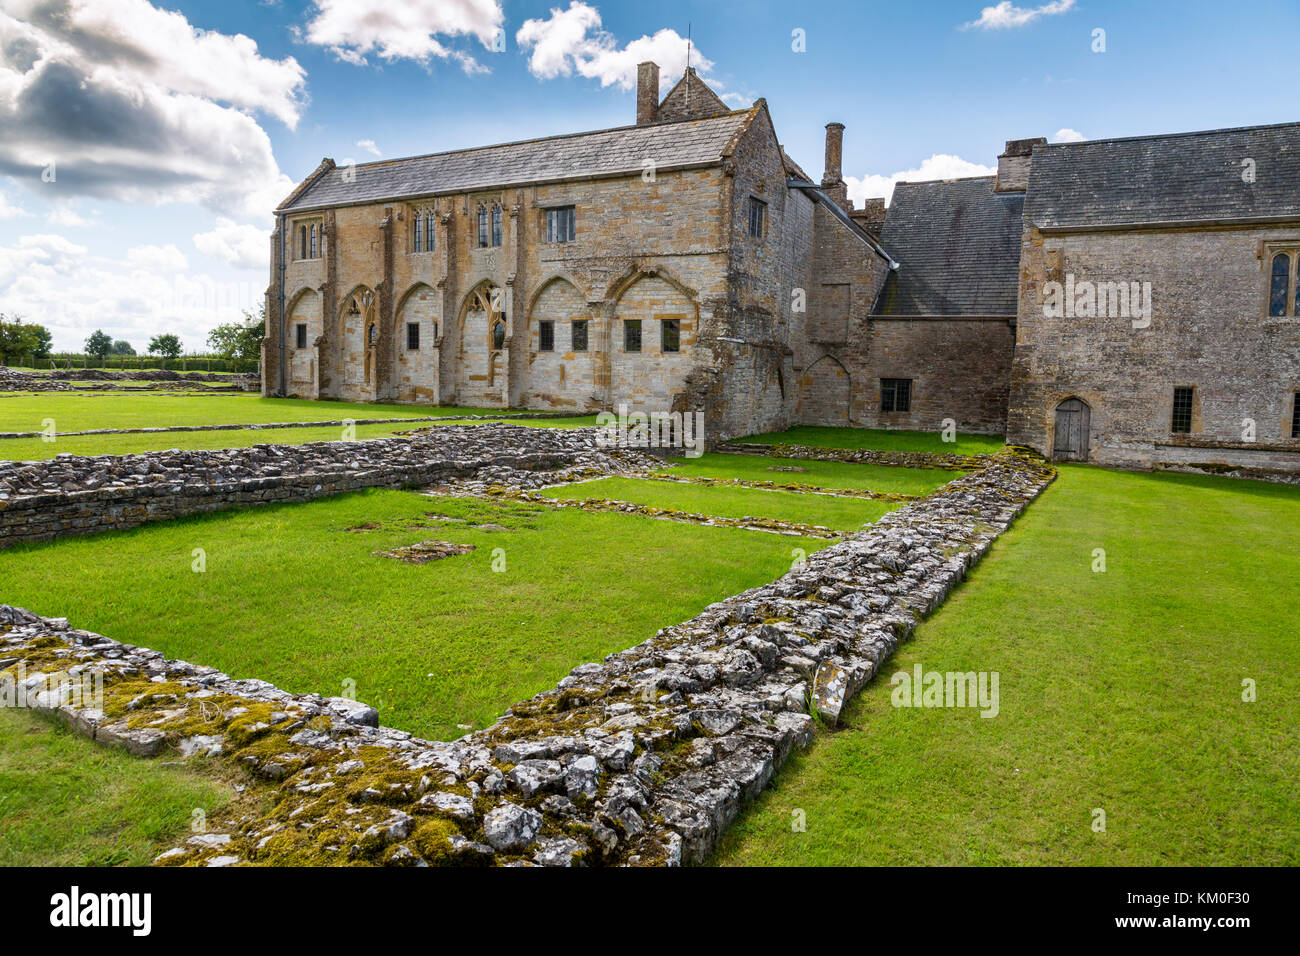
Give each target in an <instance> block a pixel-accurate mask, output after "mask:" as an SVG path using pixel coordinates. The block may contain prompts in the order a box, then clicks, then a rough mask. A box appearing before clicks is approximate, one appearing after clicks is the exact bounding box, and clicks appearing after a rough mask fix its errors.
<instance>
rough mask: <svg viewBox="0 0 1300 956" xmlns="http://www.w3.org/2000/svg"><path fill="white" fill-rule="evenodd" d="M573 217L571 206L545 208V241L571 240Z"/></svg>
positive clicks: (572, 236)
mask: <svg viewBox="0 0 1300 956" xmlns="http://www.w3.org/2000/svg"><path fill="white" fill-rule="evenodd" d="M575 218H576V216H575V214H574V207H573V206H560V207H558V208H556V209H548V210H546V241H547V242H573V239H574V236H575V231H574V225H575Z"/></svg>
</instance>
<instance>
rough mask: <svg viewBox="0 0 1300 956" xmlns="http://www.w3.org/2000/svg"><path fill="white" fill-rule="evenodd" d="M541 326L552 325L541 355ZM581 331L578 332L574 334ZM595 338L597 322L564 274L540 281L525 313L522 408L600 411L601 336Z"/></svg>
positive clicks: (575, 287)
mask: <svg viewBox="0 0 1300 956" xmlns="http://www.w3.org/2000/svg"><path fill="white" fill-rule="evenodd" d="M543 322H549V323H551V332H552V336H551V346H552V347H551V349H550V350H549V351H543V350H542V334H541V333H542V323H543ZM579 324H580V325H579ZM579 328H580V329H581V331H580V332H579V331H576V330H577V329H579ZM597 332H598V330H597V328H596V321H595V316H594V315H593V314H592V310H591V307H590V306H589V305H588V304H587V297H586V295H585V294H584V293H583V292H582V289H581V288H580V287H579V286H578V285H577V283H575V282H574V281H573V280H572V279H570V278H569V277H568V276H565V275H562V274H556V275H552V276H549V277H548V278H546V279H545V280H543V282H542V283H541V284H540V285H539V286H538V287H537V290H536V291H535V292H534V293H533V295H532V298H531V299H530V300H529V303H528V309H527V312H526V313H525V328H524V338H523V341H524V342H525V343H526V344H527V362H526V365H524V368H525V369H526V373H525V378H524V387H523V389H522V394H521V398H522V402H523V404H524V405H526V406H527V407H529V408H570V409H572V408H595V407H599V405H600V404H601V400H600V396H599V394H598V384H599V383H598V381H597V376H598V374H599V369H600V361H601V358H600V353H601V351H602V341H603V336H600V335H598V334H597ZM575 339H576V340H577V341H576V343H575ZM575 344H576V345H580V346H581V348H575Z"/></svg>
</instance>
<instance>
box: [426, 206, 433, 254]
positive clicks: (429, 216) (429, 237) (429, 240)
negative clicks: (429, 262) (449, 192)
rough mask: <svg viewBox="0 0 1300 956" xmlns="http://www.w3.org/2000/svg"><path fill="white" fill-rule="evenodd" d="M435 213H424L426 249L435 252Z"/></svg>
mask: <svg viewBox="0 0 1300 956" xmlns="http://www.w3.org/2000/svg"><path fill="white" fill-rule="evenodd" d="M433 237H434V232H433V213H431V212H426V213H425V214H424V251H425V252H433Z"/></svg>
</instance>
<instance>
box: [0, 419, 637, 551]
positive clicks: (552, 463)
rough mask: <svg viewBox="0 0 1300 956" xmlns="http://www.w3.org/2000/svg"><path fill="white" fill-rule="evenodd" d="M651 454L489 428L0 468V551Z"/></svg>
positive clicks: (561, 435) (582, 432)
mask: <svg viewBox="0 0 1300 956" xmlns="http://www.w3.org/2000/svg"><path fill="white" fill-rule="evenodd" d="M643 457H644V456H640V455H637V454H634V453H629V452H619V453H618V454H617V455H613V454H610V453H608V452H607V451H605V450H603V449H601V448H600V447H599V446H598V445H597V441H596V431H595V429H554V428H527V427H524V426H520V425H495V424H483V425H460V426H457V425H445V426H439V427H438V428H436V429H432V430H430V431H427V432H421V433H419V434H416V435H413V436H411V437H409V438H376V439H370V440H368V441H359V442H351V443H348V444H346V445H342V444H340V443H338V442H314V443H311V444H306V445H255V446H253V447H251V448H233V449H224V450H216V451H176V450H173V451H163V452H150V453H147V454H140V455H102V456H98V457H78V456H73V455H60V456H58V457H57V458H54V459H51V460H49V461H40V462H0V548H3V547H8V546H11V545H13V544H16V543H18V542H24V541H45V540H50V539H53V538H58V537H63V536H65V535H73V534H93V533H95V532H99V531H108V530H119V529H123V528H131V527H135V526H136V525H140V524H145V523H147V522H149V521H157V520H161V519H167V518H178V517H184V516H186V515H193V514H200V513H204V512H210V511H219V510H222V509H226V508H234V507H244V506H249V505H259V504H270V503H276V502H287V501H307V500H310V499H313V498H320V497H324V496H326V495H333V494H339V493H341V492H346V491H355V490H357V489H360V488H402V487H411V486H424V485H434V484H438V483H441V482H445V481H449V480H452V479H466V478H472V477H474V476H475V475H478V474H479V473H481V472H484V471H486V470H490V469H493V468H503V467H505V468H513V469H519V470H526V471H532V470H537V469H555V468H562V467H575V466H581V467H587V468H589V469H590V470H591V472H592V473H593V474H621V473H624V472H625V471H627V470H628V468H629V465H628V464H627V463H628V462H631V463H632V464H633V465H636V464H637V463H638V462H640V461H642V460H643ZM644 460H645V461H649V459H644ZM638 467H639V466H638Z"/></svg>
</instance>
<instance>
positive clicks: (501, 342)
mask: <svg viewBox="0 0 1300 956" xmlns="http://www.w3.org/2000/svg"><path fill="white" fill-rule="evenodd" d="M505 347H506V324H505V323H504V322H502V321H501V320H500V319H498V320H497V321H496V322H494V323H493V324H492V348H493V349H495V350H496V351H498V352H500V351H501V350H502V349H503V348H505Z"/></svg>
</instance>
